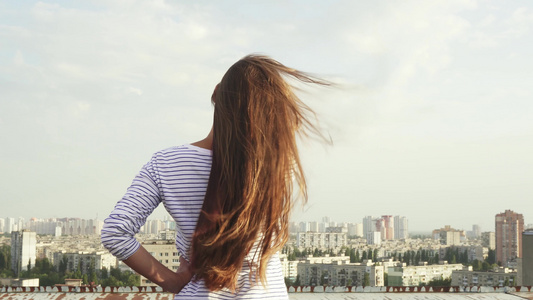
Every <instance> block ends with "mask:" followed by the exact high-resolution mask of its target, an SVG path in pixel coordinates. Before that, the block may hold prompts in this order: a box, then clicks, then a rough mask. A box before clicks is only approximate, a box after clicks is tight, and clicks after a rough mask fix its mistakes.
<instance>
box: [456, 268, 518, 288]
mask: <svg viewBox="0 0 533 300" xmlns="http://www.w3.org/2000/svg"><path fill="white" fill-rule="evenodd" d="M517 277H518V276H517V272H516V271H513V270H512V269H508V268H499V269H497V270H496V271H489V272H480V271H473V270H472V267H471V266H469V267H464V268H463V269H461V270H454V271H453V272H452V286H514V285H516V280H517Z"/></svg>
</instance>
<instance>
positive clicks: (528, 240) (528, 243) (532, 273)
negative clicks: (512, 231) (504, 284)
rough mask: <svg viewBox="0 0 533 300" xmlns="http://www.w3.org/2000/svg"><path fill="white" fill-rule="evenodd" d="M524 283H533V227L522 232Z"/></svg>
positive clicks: (529, 284) (526, 284)
mask: <svg viewBox="0 0 533 300" xmlns="http://www.w3.org/2000/svg"><path fill="white" fill-rule="evenodd" d="M522 253H523V257H522V285H525V286H531V285H533V229H528V230H526V231H524V232H523V233H522Z"/></svg>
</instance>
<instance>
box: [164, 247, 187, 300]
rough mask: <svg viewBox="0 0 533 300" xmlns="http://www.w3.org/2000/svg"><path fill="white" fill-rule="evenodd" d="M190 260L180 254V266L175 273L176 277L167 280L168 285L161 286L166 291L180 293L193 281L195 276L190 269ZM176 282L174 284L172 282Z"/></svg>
mask: <svg viewBox="0 0 533 300" xmlns="http://www.w3.org/2000/svg"><path fill="white" fill-rule="evenodd" d="M189 266H190V264H189V262H188V261H187V260H186V259H185V258H183V256H180V267H179V268H178V270H177V271H176V273H175V277H174V279H171V280H170V281H165V283H168V284H165V285H166V286H163V285H162V286H161V287H162V288H163V289H164V290H165V291H167V292H171V293H174V294H177V293H179V292H180V291H181V290H182V289H183V288H184V287H185V286H186V285H187V283H189V281H191V278H192V276H193V274H192V272H191V271H190V270H189ZM173 282H174V284H172V283H173Z"/></svg>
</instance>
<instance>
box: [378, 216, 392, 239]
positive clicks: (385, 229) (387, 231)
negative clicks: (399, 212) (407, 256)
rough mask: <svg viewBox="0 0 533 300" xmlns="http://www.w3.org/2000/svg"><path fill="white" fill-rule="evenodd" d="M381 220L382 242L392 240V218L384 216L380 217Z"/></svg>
mask: <svg viewBox="0 0 533 300" xmlns="http://www.w3.org/2000/svg"><path fill="white" fill-rule="evenodd" d="M381 219H382V220H383V222H382V225H381V236H382V238H383V239H384V240H394V218H393V217H392V216H389V215H386V216H381Z"/></svg>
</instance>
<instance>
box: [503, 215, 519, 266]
mask: <svg viewBox="0 0 533 300" xmlns="http://www.w3.org/2000/svg"><path fill="white" fill-rule="evenodd" d="M523 231H524V216H523V215H522V214H518V213H515V212H514V211H512V210H509V209H508V210H506V211H505V212H503V213H500V214H497V215H496V261H498V262H501V263H502V264H503V266H507V265H508V263H509V262H510V261H514V260H516V258H520V257H522V253H521V251H522V232H523Z"/></svg>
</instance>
